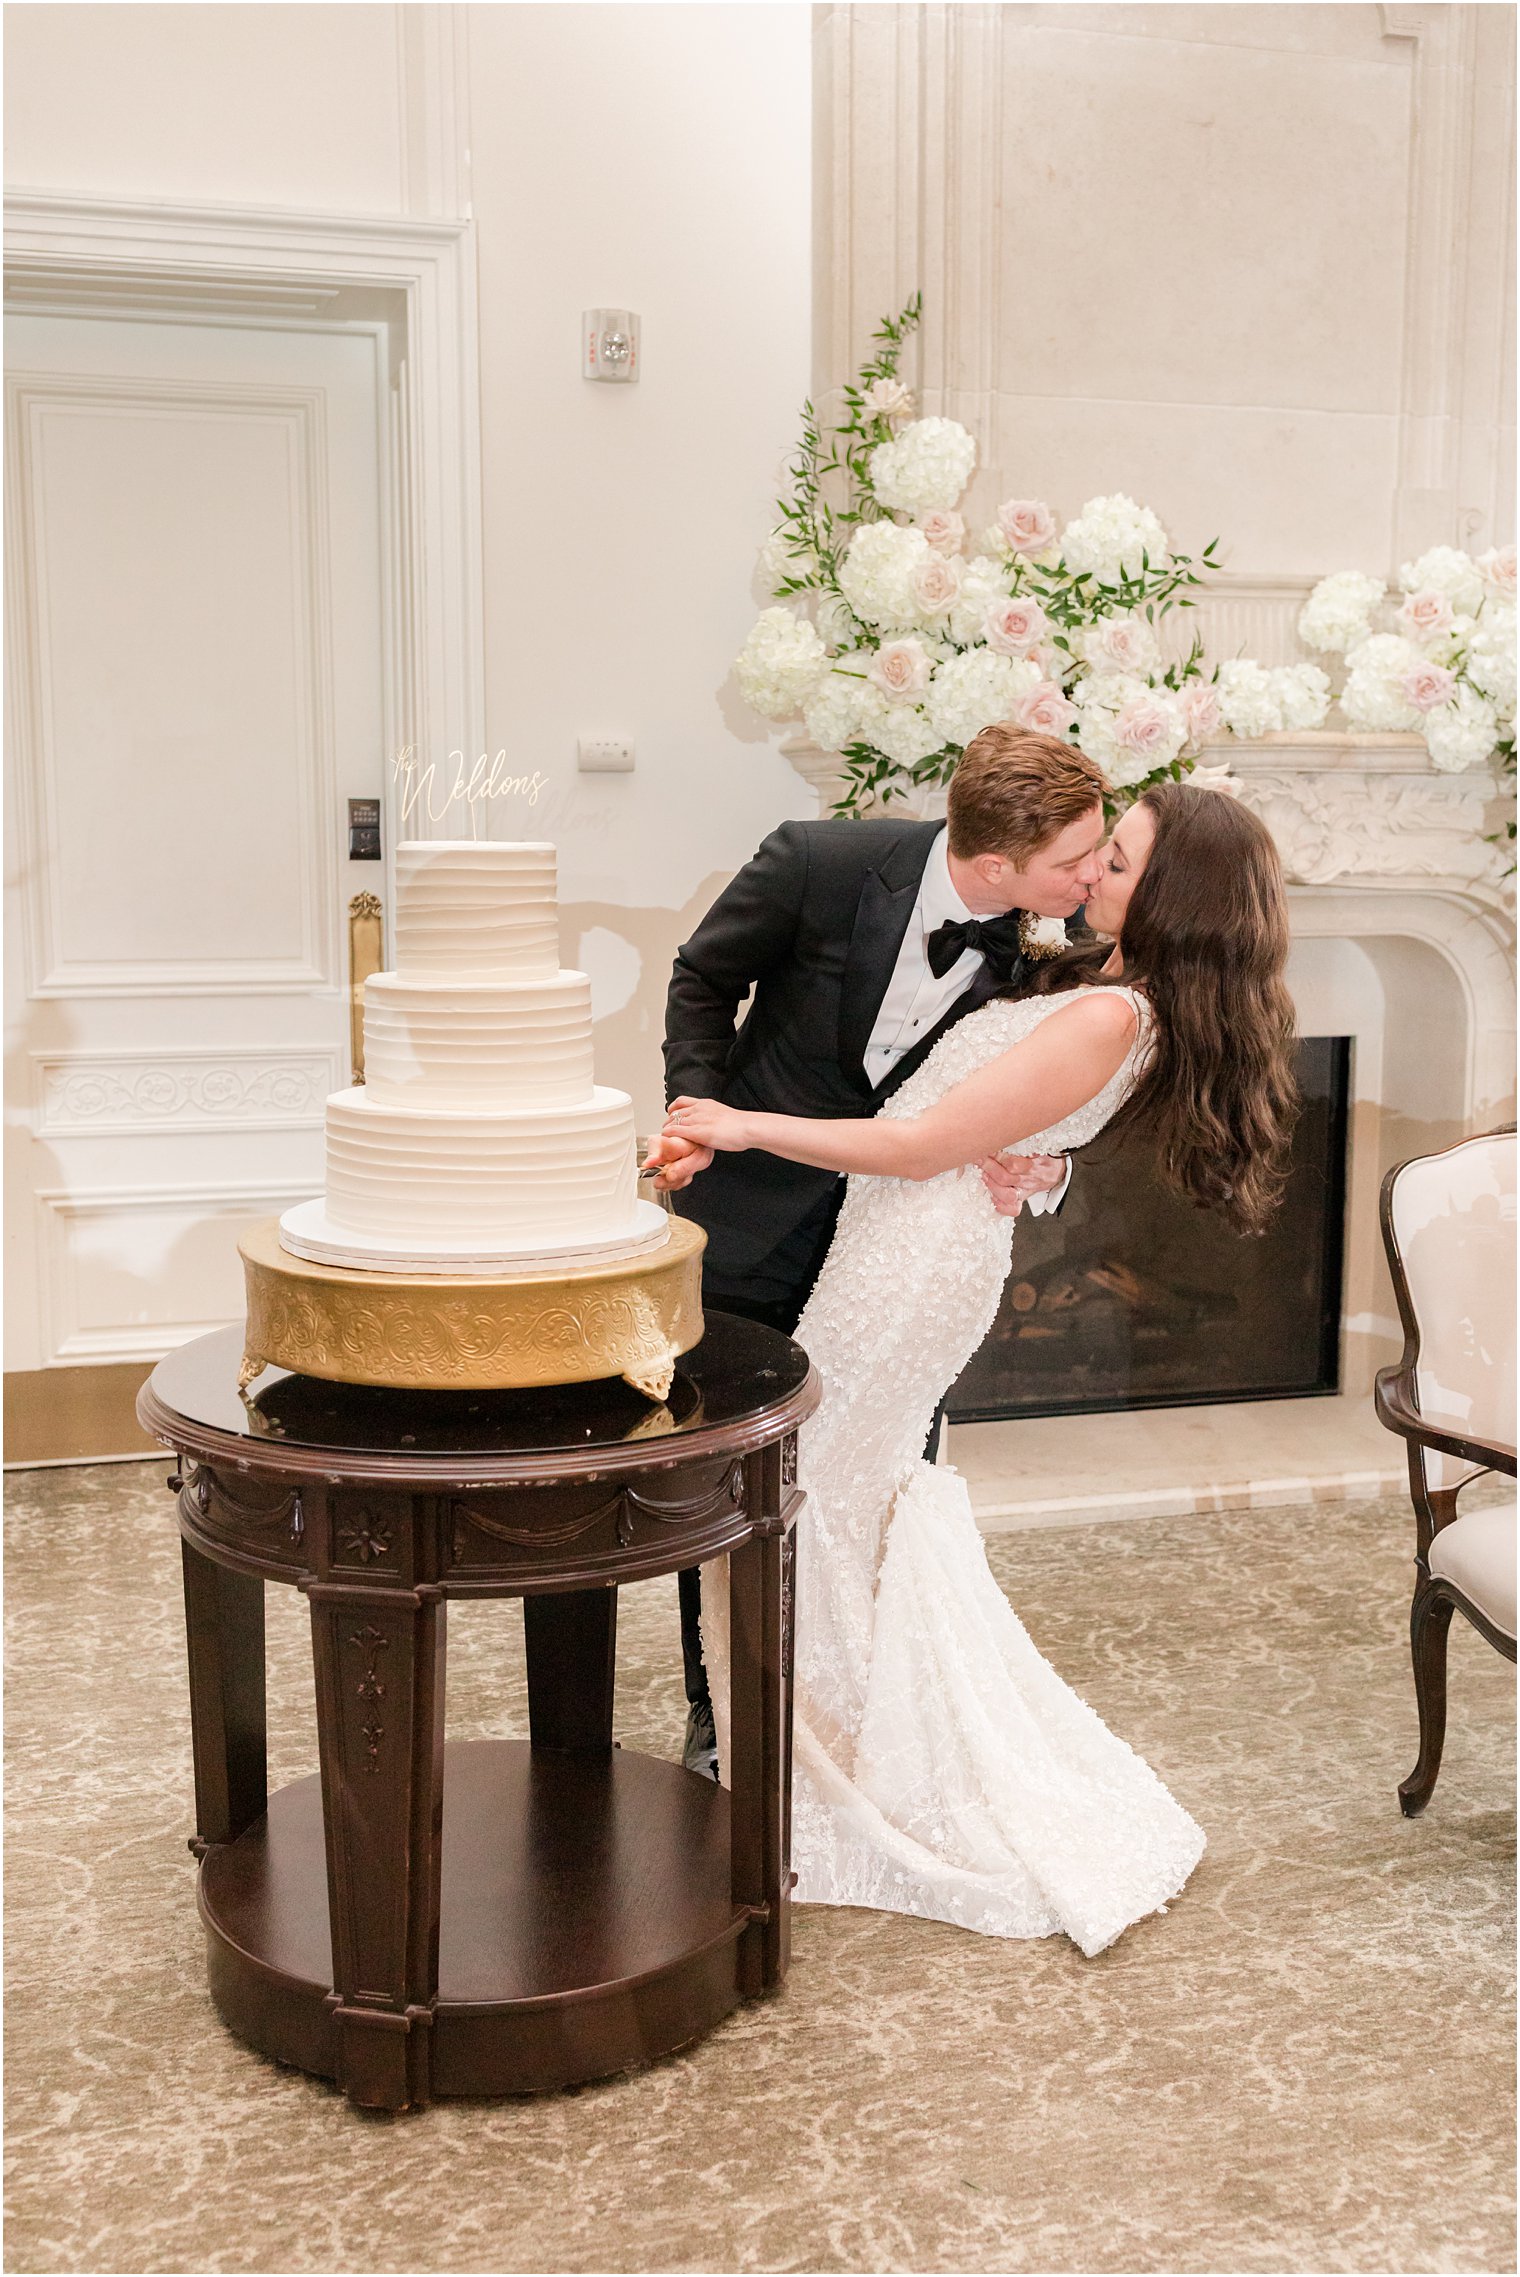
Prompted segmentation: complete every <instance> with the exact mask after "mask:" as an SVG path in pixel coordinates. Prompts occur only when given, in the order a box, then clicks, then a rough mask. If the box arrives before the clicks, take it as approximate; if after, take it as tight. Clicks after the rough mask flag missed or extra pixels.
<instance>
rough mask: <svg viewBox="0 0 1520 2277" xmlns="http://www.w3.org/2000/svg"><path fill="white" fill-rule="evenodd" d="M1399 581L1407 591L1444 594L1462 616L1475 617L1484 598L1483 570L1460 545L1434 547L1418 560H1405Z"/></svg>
mask: <svg viewBox="0 0 1520 2277" xmlns="http://www.w3.org/2000/svg"><path fill="white" fill-rule="evenodd" d="M1399 583H1400V585H1402V586H1403V588H1404V591H1405V592H1406V593H1444V594H1445V595H1446V598H1447V600H1448V601H1450V603H1451V605H1452V607H1453V609H1455V610H1457V611H1459V612H1460V613H1461V614H1462V615H1463V616H1469V617H1472V616H1476V615H1477V613H1478V605H1479V603H1480V602H1481V601H1482V599H1483V572H1482V570H1481V569H1479V567H1478V565H1477V563H1476V562H1475V561H1474V560H1473V557H1472V555H1471V554H1470V553H1463V552H1462V550H1461V548H1460V547H1458V546H1432V547H1431V549H1430V551H1429V553H1422V554H1421V556H1420V558H1419V560H1418V561H1406V562H1405V564H1404V566H1403V568H1402V569H1401V570H1400V571H1399Z"/></svg>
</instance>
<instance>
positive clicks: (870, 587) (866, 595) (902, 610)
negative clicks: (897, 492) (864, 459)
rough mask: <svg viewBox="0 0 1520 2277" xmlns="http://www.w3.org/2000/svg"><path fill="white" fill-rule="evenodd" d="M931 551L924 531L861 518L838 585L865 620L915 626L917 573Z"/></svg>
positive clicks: (840, 568)
mask: <svg viewBox="0 0 1520 2277" xmlns="http://www.w3.org/2000/svg"><path fill="white" fill-rule="evenodd" d="M883 448H884V449H885V448H887V446H886V445H883ZM929 554H930V546H929V541H928V539H927V538H926V537H925V536H924V533H923V531H922V530H905V529H904V528H903V527H902V526H901V524H900V523H897V522H863V523H862V524H861V526H860V528H859V529H858V530H857V531H856V532H855V535H854V537H853V538H851V540H850V550H849V552H848V553H847V554H846V555H845V557H844V560H843V561H842V562H841V564H840V567H839V590H840V591H841V593H843V595H844V597H845V599H846V600H847V601H848V602H849V604H850V607H851V608H852V609H853V610H854V612H855V614H856V616H857V617H859V618H860V620H861V622H862V624H867V625H890V626H892V627H894V628H899V627H902V626H905V625H911V624H912V622H913V619H914V615H915V613H916V612H915V608H914V601H913V578H914V573H915V572H916V571H917V570H919V569H921V568H922V567H923V565H924V563H925V562H926V561H927V560H928V559H929Z"/></svg>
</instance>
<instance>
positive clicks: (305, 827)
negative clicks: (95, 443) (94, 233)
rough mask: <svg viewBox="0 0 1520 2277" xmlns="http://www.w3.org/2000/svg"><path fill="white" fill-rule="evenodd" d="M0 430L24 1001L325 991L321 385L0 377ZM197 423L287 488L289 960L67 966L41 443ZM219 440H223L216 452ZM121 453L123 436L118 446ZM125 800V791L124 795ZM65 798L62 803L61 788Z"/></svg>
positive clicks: (328, 764)
mask: <svg viewBox="0 0 1520 2277" xmlns="http://www.w3.org/2000/svg"><path fill="white" fill-rule="evenodd" d="M6 395H7V428H8V435H9V439H10V446H11V452H12V460H11V469H10V473H11V496H12V499H13V501H14V507H15V510H14V512H13V513H12V515H11V518H10V543H11V553H10V562H9V583H10V590H11V593H12V595H13V597H14V600H15V605H16V610H17V623H16V640H15V645H14V647H13V651H12V653H13V655H14V656H15V657H16V659H17V662H18V679H19V682H20V685H19V686H18V689H17V701H18V705H19V708H20V721H19V726H20V734H19V738H18V741H19V746H20V748H19V753H18V758H19V768H18V790H19V792H20V814H21V828H22V846H21V853H22V859H23V861H24V862H25V864H26V872H27V875H28V877H29V878H30V879H31V881H32V890H31V891H30V892H29V894H28V895H27V917H28V926H27V948H28V961H29V966H30V970H29V973H28V981H29V988H28V993H29V994H30V995H31V996H34V997H37V996H64V997H79V996H99V995H112V996H126V995H132V996H136V995H144V994H153V995H165V994H167V995H174V996H181V995H192V994H193V995H218V996H226V995H264V994H267V993H269V992H270V991H278V992H281V993H286V992H290V991H298V992H301V993H303V994H304V993H307V992H309V991H310V990H311V989H313V988H323V987H334V986H336V985H337V972H338V967H337V963H336V961H335V960H336V957H337V955H338V953H339V930H338V923H337V915H336V908H335V892H334V887H333V883H332V878H331V865H330V863H329V862H328V860H327V859H326V853H327V845H326V841H327V837H328V834H329V832H330V827H331V816H332V812H333V798H334V783H335V768H334V751H333V741H334V722H333V712H332V696H331V680H332V668H331V650H332V629H331V625H330V623H329V621H328V615H327V597H328V594H329V591H330V580H329V577H328V566H327V563H328V530H327V513H326V496H327V482H326V473H325V457H326V433H325V402H324V398H323V395H322V392H321V390H320V389H290V388H279V389H261V388H257V387H253V386H249V385H246V384H222V385H218V384H216V383H212V382H206V381H197V382H195V383H193V384H191V383H184V382H179V381H174V380H170V379H159V380H153V381H142V380H139V381H133V382H131V383H124V382H122V381H121V380H117V379H109V378H101V379H98V380H97V379H92V378H89V377H85V376H81V375H78V374H74V373H50V374H43V375H39V374H37V373H35V372H30V373H27V374H26V375H25V376H24V377H14V378H11V379H8V380H7V383H6ZM81 418H83V419H87V420H90V421H92V422H95V423H97V424H98V423H99V422H100V421H101V420H103V419H107V418H116V419H120V420H122V421H124V422H127V423H128V428H129V430H130V423H132V422H134V421H140V420H141V421H150V422H159V423H173V422H181V423H184V424H185V425H186V426H193V425H195V424H198V423H205V422H211V423H215V424H218V425H220V426H223V427H225V428H227V429H229V430H235V429H239V428H245V429H247V430H249V431H250V434H251V435H256V434H257V432H258V431H260V430H262V431H264V432H265V433H266V434H272V435H273V436H274V437H275V438H276V441H277V444H279V445H283V453H282V456H283V461H284V468H285V476H286V482H287V486H288V488H287V496H286V499H285V501H284V504H285V510H286V515H287V520H288V532H289V544H290V559H289V564H288V573H289V581H290V591H291V596H292V611H291V624H290V643H289V657H290V664H291V669H292V696H293V704H294V716H295V722H296V732H295V735H294V738H293V741H292V747H291V749H290V751H289V753H288V757H289V759H290V760H291V761H292V762H293V765H294V769H295V773H296V777H297V786H298V788H297V796H296V800H295V804H294V810H293V817H292V819H293V822H294V836H293V839H292V842H291V845H290V857H291V869H292V872H293V875H294V877H295V879H296V881H297V885H298V890H299V937H298V941H297V942H296V944H294V945H293V949H292V953H291V955H289V956H288V957H275V958H271V957H245V958H236V959H221V958H217V957H215V956H208V955H207V954H206V953H205V946H204V944H202V943H193V942H187V945H186V951H185V953H184V955H183V956H177V957H171V958H157V959H141V958H133V957H131V956H130V955H128V956H119V957H113V958H111V959H110V960H109V961H108V962H107V961H88V960H80V959H78V958H73V957H71V956H70V955H69V953H68V949H67V946H66V942H65V930H66V925H67V915H68V913H67V910H66V907H65V896H64V893H63V890H62V885H61V880H60V874H59V873H60V865H61V860H62V846H63V830H64V817H63V816H62V815H61V813H60V811H59V809H60V803H61V802H63V801H65V800H67V798H68V796H69V791H68V786H67V783H66V781H65V770H66V769H67V768H68V766H69V765H70V763H71V762H77V760H78V757H79V755H78V754H77V753H65V752H64V751H63V750H61V748H60V741H59V734H58V730H57V725H56V713H57V703H56V698H57V689H56V687H55V684H54V673H55V669H65V670H66V669H68V667H69V665H70V662H71V660H70V659H69V658H68V657H67V655H60V653H59V645H58V643H57V642H56V641H55V638H54V627H53V625H52V623H51V621H50V616H49V605H50V601H51V599H52V592H51V586H50V570H49V560H48V551H49V549H48V544H47V538H46V528H47V517H46V514H45V511H44V509H43V504H42V495H41V494H42V493H43V492H45V490H46V488H47V484H48V481H49V474H50V468H49V460H48V449H49V440H50V437H51V438H52V439H53V441H54V442H55V444H56V443H57V442H58V440H59V429H60V424H61V423H64V424H66V423H69V422H71V421H75V420H78V419H81ZM233 439H234V438H233V437H232V436H230V435H229V440H233ZM123 441H124V445H125V446H127V447H130V432H128V434H127V435H126V436H124V438H123ZM124 788H125V790H126V793H127V795H128V796H130V795H131V791H132V785H131V784H130V782H129V783H128V784H127V785H125V786H124ZM76 796H77V792H76Z"/></svg>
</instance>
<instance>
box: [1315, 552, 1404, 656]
mask: <svg viewBox="0 0 1520 2277" xmlns="http://www.w3.org/2000/svg"><path fill="white" fill-rule="evenodd" d="M1387 590H1388V588H1387V586H1386V585H1385V584H1384V583H1383V580H1382V579H1381V578H1380V577H1366V576H1364V575H1363V573H1362V571H1361V570H1359V569H1338V570H1337V571H1336V572H1335V575H1334V576H1333V577H1322V578H1321V579H1320V581H1319V583H1318V584H1317V585H1316V586H1315V588H1314V591H1313V592H1312V593H1311V594H1310V595H1309V598H1308V600H1307V601H1306V602H1305V603H1304V605H1303V607H1302V609H1301V610H1300V611H1299V615H1298V637H1299V639H1300V640H1301V641H1302V642H1303V644H1304V646H1305V647H1306V648H1317V649H1318V650H1319V651H1320V653H1321V654H1322V655H1325V656H1343V655H1344V654H1345V652H1346V650H1347V649H1348V648H1355V647H1356V645H1357V643H1358V642H1359V641H1364V640H1365V639H1366V638H1367V636H1368V634H1369V633H1370V632H1371V630H1372V612H1373V610H1374V609H1375V608H1376V607H1377V605H1378V603H1379V602H1380V601H1381V600H1382V598H1383V595H1384V594H1385V593H1386V592H1387Z"/></svg>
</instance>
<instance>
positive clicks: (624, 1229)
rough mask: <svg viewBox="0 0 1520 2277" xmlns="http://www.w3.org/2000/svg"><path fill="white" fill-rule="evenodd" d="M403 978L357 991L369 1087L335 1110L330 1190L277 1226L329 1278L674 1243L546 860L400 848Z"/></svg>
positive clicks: (443, 843)
mask: <svg viewBox="0 0 1520 2277" xmlns="http://www.w3.org/2000/svg"><path fill="white" fill-rule="evenodd" d="M395 958H396V968H395V970H394V972H382V973H377V974H375V975H374V977H373V978H372V979H370V980H367V981H366V982H365V984H364V1081H363V1083H362V1084H356V1085H354V1086H353V1088H352V1089H350V1090H347V1091H336V1092H334V1093H333V1095H332V1096H331V1098H329V1100H328V1102H327V1191H326V1194H325V1195H323V1196H321V1197H319V1198H318V1199H317V1200H316V1201H314V1202H302V1203H300V1204H299V1205H298V1206H297V1207H296V1208H295V1209H292V1210H288V1211H287V1212H286V1213H285V1215H284V1217H283V1218H281V1220H280V1240H281V1242H282V1244H283V1245H284V1247H285V1248H286V1249H289V1250H292V1251H294V1252H295V1254H296V1255H298V1256H301V1257H308V1258H312V1259H314V1260H315V1261H316V1262H317V1263H319V1264H335V1265H346V1266H355V1265H357V1266H360V1267H368V1268H370V1269H371V1270H374V1271H377V1272H383V1271H393V1272H399V1271H411V1272H421V1273H429V1272H431V1273H438V1274H454V1273H474V1274H486V1273H513V1272H530V1271H534V1270H537V1269H539V1268H541V1267H549V1268H551V1269H552V1267H553V1266H554V1265H556V1264H566V1263H571V1262H577V1261H578V1262H591V1261H595V1260H599V1259H602V1258H616V1257H623V1256H631V1255H633V1254H635V1253H636V1252H638V1251H640V1250H643V1249H645V1248H650V1247H653V1246H654V1245H655V1244H657V1243H659V1242H661V1241H663V1240H664V1239H665V1237H666V1233H667V1230H668V1223H669V1221H668V1220H667V1218H666V1215H665V1213H664V1211H663V1210H661V1209H659V1208H657V1207H656V1206H655V1205H654V1204H653V1203H650V1202H641V1201H640V1200H639V1197H638V1183H637V1180H638V1166H637V1159H636V1155H635V1148H634V1131H633V1102H632V1101H631V1099H630V1098H629V1097H628V1095H627V1093H626V1092H624V1091H613V1090H611V1089H609V1088H608V1087H606V1086H605V1085H603V1084H599V1083H598V1082H597V1081H596V1079H595V1074H594V1071H593V1067H592V1056H591V983H590V981H589V980H588V979H587V977H586V975H585V974H584V973H582V972H567V971H565V970H564V969H563V968H562V967H561V965H560V961H559V918H558V910H557V907H556V901H555V859H554V848H553V847H552V846H515V845H504V844H496V843H494V842H492V841H490V840H478V841H476V840H468V839H466V840H460V841H454V840H427V839H419V840H413V841H410V842H408V843H404V844H402V845H400V846H398V847H397V849H396V915H395Z"/></svg>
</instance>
